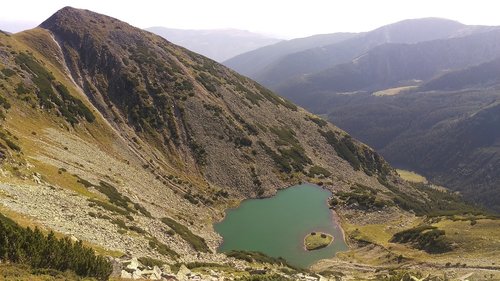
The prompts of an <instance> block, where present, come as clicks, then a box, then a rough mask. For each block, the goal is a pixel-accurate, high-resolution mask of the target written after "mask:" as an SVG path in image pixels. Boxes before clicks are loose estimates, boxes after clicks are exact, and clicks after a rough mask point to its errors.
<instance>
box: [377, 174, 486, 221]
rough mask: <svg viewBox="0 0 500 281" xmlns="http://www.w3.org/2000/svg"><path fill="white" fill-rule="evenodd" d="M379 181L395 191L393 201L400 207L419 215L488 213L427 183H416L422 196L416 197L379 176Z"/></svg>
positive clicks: (416, 188)
mask: <svg viewBox="0 0 500 281" xmlns="http://www.w3.org/2000/svg"><path fill="white" fill-rule="evenodd" d="M379 182H380V183H381V184H383V185H384V186H385V187H387V189H389V190H390V191H391V192H392V193H393V196H394V197H393V201H394V203H395V204H396V205H398V206H399V207H400V208H402V209H404V210H407V211H410V210H411V211H413V212H415V214H417V215H418V216H424V215H426V216H430V217H438V216H453V215H463V214H474V215H480V214H486V212H485V211H484V210H483V209H481V208H479V207H478V206H475V205H472V204H470V203H467V202H465V201H464V200H463V198H462V197H461V196H460V195H459V194H456V193H451V192H449V191H445V190H438V189H436V188H433V187H432V186H430V185H428V184H425V183H414V184H412V187H413V188H414V189H415V190H416V191H419V192H422V195H421V196H418V197H416V196H415V195H414V194H413V195H412V194H409V193H408V192H405V191H403V190H401V189H399V188H398V187H396V186H394V185H392V184H390V183H388V182H387V181H385V180H383V179H381V178H379Z"/></svg>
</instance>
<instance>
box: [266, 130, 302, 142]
mask: <svg viewBox="0 0 500 281" xmlns="http://www.w3.org/2000/svg"><path fill="white" fill-rule="evenodd" d="M269 130H270V131H271V132H272V133H274V134H275V135H276V136H277V137H278V139H279V140H280V142H279V144H281V145H292V146H299V145H300V143H299V140H298V139H297V138H296V137H295V136H296V134H295V132H294V131H293V130H292V129H288V128H279V127H271V128H269Z"/></svg>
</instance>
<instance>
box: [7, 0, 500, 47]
mask: <svg viewBox="0 0 500 281" xmlns="http://www.w3.org/2000/svg"><path fill="white" fill-rule="evenodd" d="M1 6H2V7H1V11H0V29H2V30H6V31H9V32H17V31H20V30H22V29H27V28H31V27H34V26H37V25H38V24H39V23H41V22H42V21H43V20H45V19H46V18H48V17H50V15H52V14H53V13H54V12H56V11H57V10H58V9H60V8H62V7H64V6H72V7H75V8H83V9H88V10H92V11H95V12H99V13H102V14H106V15H109V16H112V17H115V18H118V19H120V20H122V21H125V22H128V23H129V24H131V25H134V26H136V27H140V28H147V27H151V26H164V27H170V28H181V29H226V28H235V29H243V30H249V31H253V32H258V33H263V34H266V35H271V36H273V37H279V38H284V39H290V38H297V37H305V36H310V35H313V34H323V33H334V32H362V31H369V30H372V29H375V28H377V27H380V26H382V25H386V24H390V23H393V22H397V21H400V20H404V19H412V18H422V17H440V18H448V19H453V20H457V21H459V22H462V23H465V24H476V25H500V16H498V11H499V8H500V1H497V0H473V1H470V0H412V1H408V0H399V1H398V0H343V1H338V0H135V1H129V0H121V1H113V0H85V1H77V0H45V1H41V0H30V1H27V0H14V1H4V3H2V5H1Z"/></svg>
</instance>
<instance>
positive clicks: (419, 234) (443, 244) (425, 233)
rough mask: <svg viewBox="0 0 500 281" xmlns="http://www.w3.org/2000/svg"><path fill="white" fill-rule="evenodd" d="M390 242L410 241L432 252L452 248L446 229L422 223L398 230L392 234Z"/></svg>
mask: <svg viewBox="0 0 500 281" xmlns="http://www.w3.org/2000/svg"><path fill="white" fill-rule="evenodd" d="M390 242H392V243H410V244H411V245H412V246H414V247H415V248H417V249H420V250H424V251H426V252H427V253H430V254H438V253H445V252H449V251H451V250H452V247H451V244H450V243H449V242H448V241H446V239H445V231H444V230H439V229H437V227H435V226H430V225H422V226H418V227H415V228H411V229H407V230H403V231H401V232H398V233H396V234H394V235H393V236H392V238H391V240H390Z"/></svg>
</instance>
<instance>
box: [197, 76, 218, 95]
mask: <svg viewBox="0 0 500 281" xmlns="http://www.w3.org/2000/svg"><path fill="white" fill-rule="evenodd" d="M196 80H197V81H198V82H200V83H201V84H202V85H203V87H204V88H205V89H206V90H207V91H209V92H211V93H216V92H217V88H216V87H215V85H214V81H213V79H212V78H211V77H210V76H209V75H208V74H206V73H204V72H201V73H200V74H198V75H197V76H196Z"/></svg>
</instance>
